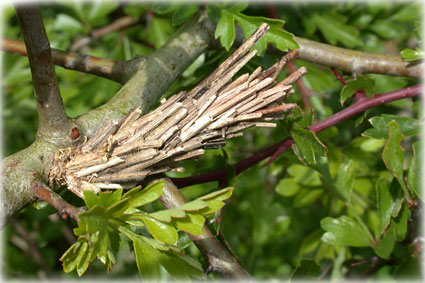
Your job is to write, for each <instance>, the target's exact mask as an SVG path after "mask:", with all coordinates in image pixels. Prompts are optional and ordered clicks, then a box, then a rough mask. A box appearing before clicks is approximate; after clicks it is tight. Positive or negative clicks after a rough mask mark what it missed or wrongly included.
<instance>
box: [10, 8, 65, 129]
mask: <svg viewBox="0 0 425 283" xmlns="http://www.w3.org/2000/svg"><path fill="white" fill-rule="evenodd" d="M15 8H16V14H17V16H18V20H19V23H20V25H21V30H22V34H23V36H24V40H25V44H26V46H27V50H28V60H29V63H30V68H31V74H32V81H33V85H34V90H35V97H36V101H37V109H38V116H39V126H38V137H42V136H46V135H58V133H63V132H64V131H68V129H69V128H70V126H71V120H70V119H69V118H68V116H66V113H65V107H64V105H63V102H62V97H61V94H60V91H59V87H58V84H57V80H56V75H55V71H54V68H53V61H52V54H51V50H50V43H49V40H48V39H47V35H46V30H45V29H44V25H43V21H42V19H41V15H40V10H39V8H38V6H37V5H34V4H30V5H26V6H16V7H15Z"/></svg>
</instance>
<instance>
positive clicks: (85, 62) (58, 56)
mask: <svg viewBox="0 0 425 283" xmlns="http://www.w3.org/2000/svg"><path fill="white" fill-rule="evenodd" d="M0 49H1V50H3V51H6V52H11V53H15V54H18V55H22V56H27V55H28V54H27V49H26V47H25V43H24V42H22V41H20V40H15V39H10V38H2V40H1V42H0ZM51 51H52V57H53V63H54V64H55V65H58V66H61V67H64V68H65V69H70V70H75V71H79V72H84V73H88V74H93V75H97V76H100V77H104V78H107V79H110V80H113V81H116V82H118V83H125V82H126V81H127V65H128V63H127V62H123V61H119V60H110V59H104V58H99V57H94V56H88V55H81V54H77V53H74V52H65V51H62V50H58V49H51Z"/></svg>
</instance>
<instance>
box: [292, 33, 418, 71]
mask: <svg viewBox="0 0 425 283" xmlns="http://www.w3.org/2000/svg"><path fill="white" fill-rule="evenodd" d="M295 40H296V41H297V42H298V44H299V46H300V48H299V49H298V51H299V52H300V56H299V59H302V60H305V61H310V62H314V63H317V64H321V65H326V66H330V67H335V68H339V69H342V70H344V71H347V72H356V73H359V74H364V73H374V74H383V75H393V76H406V77H415V78H421V77H422V73H423V71H422V70H423V66H424V64H423V63H422V62H421V63H417V64H415V63H410V62H405V61H403V59H402V58H401V56H400V55H388V54H376V53H367V52H362V51H356V50H351V49H345V48H341V47H336V46H333V45H329V44H324V43H320V42H316V41H312V40H309V39H306V38H302V37H297V36H296V37H295Z"/></svg>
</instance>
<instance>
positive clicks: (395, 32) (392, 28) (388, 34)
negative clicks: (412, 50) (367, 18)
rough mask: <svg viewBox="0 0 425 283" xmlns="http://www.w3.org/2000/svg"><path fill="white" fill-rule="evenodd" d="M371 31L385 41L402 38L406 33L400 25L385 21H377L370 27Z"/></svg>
mask: <svg viewBox="0 0 425 283" xmlns="http://www.w3.org/2000/svg"><path fill="white" fill-rule="evenodd" d="M370 29H371V30H372V31H373V32H375V34H377V35H378V36H379V37H381V38H383V39H393V38H400V36H401V35H402V34H403V33H404V30H403V28H402V27H401V26H400V24H398V23H394V22H391V21H388V20H387V19H385V20H377V21H375V22H374V23H372V24H371V25H370Z"/></svg>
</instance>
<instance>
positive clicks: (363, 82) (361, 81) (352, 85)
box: [341, 76, 375, 104]
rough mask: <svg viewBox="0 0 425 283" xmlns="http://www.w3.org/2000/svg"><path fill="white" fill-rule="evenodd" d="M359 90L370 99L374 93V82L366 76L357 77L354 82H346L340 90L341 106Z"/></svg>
mask: <svg viewBox="0 0 425 283" xmlns="http://www.w3.org/2000/svg"><path fill="white" fill-rule="evenodd" d="M359 90H364V91H365V93H366V95H367V96H368V97H369V98H372V97H373V95H374V93H375V81H374V80H373V79H369V78H368V77H366V76H358V77H357V78H356V79H355V80H349V81H347V84H346V85H345V86H344V87H343V88H342V90H341V104H344V102H345V101H346V100H347V99H348V98H350V97H352V96H353V95H354V94H355V93H356V92H357V91H359Z"/></svg>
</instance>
